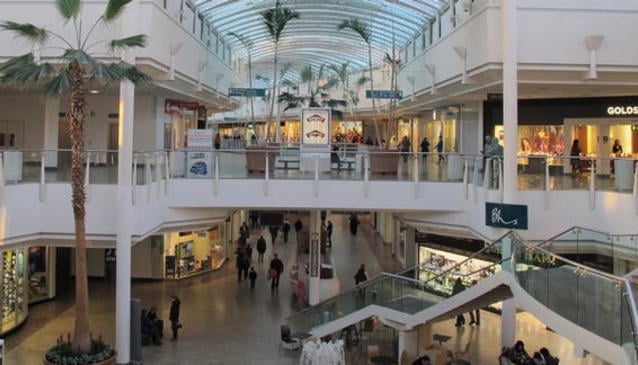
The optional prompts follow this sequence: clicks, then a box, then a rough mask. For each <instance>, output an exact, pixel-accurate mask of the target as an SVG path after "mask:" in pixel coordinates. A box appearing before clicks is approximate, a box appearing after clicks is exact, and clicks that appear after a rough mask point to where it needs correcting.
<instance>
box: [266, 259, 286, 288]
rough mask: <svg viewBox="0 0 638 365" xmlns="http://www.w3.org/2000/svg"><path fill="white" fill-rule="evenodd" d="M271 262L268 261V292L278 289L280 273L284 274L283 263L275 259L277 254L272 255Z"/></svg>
mask: <svg viewBox="0 0 638 365" xmlns="http://www.w3.org/2000/svg"><path fill="white" fill-rule="evenodd" d="M273 256H274V257H273V259H272V261H270V270H271V271H272V274H269V275H270V276H271V278H270V290H275V288H279V277H280V276H281V273H283V272H284V263H283V261H281V260H280V259H279V257H277V254H274V255H273Z"/></svg>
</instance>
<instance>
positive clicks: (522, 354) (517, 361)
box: [499, 341, 560, 365]
mask: <svg viewBox="0 0 638 365" xmlns="http://www.w3.org/2000/svg"><path fill="white" fill-rule="evenodd" d="M559 361H560V360H559V359H558V358H557V357H554V356H552V354H551V353H550V352H549V350H548V349H547V348H546V347H543V348H541V349H540V350H539V351H537V352H534V354H533V355H532V356H530V355H529V354H528V353H527V351H526V350H525V344H524V343H523V341H517V342H516V344H515V345H514V347H511V348H508V347H504V348H503V350H502V351H501V355H500V356H499V364H501V365H505V364H514V365H558V362H559Z"/></svg>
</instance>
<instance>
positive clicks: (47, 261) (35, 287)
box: [28, 246, 55, 304]
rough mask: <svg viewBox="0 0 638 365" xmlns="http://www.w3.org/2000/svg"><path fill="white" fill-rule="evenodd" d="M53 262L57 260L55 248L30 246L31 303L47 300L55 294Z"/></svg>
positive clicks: (29, 293)
mask: <svg viewBox="0 0 638 365" xmlns="http://www.w3.org/2000/svg"><path fill="white" fill-rule="evenodd" d="M53 262H55V249H53V248H50V247H45V246H31V247H29V249H28V263H29V266H28V267H29V285H28V296H29V304H32V303H37V302H40V301H43V300H47V299H50V298H51V297H52V296H53V282H52V276H53V273H54V270H53V267H54V265H53Z"/></svg>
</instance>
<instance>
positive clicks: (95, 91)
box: [89, 90, 100, 94]
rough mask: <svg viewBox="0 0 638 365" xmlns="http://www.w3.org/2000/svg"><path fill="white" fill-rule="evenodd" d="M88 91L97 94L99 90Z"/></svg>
mask: <svg viewBox="0 0 638 365" xmlns="http://www.w3.org/2000/svg"><path fill="white" fill-rule="evenodd" d="M89 93H91V94H99V93H100V90H89Z"/></svg>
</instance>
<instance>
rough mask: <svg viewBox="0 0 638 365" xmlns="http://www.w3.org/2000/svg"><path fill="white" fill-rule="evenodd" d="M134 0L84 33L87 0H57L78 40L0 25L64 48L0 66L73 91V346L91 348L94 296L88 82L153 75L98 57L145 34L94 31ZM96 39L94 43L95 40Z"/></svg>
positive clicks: (49, 89) (25, 79)
mask: <svg viewBox="0 0 638 365" xmlns="http://www.w3.org/2000/svg"><path fill="white" fill-rule="evenodd" d="M131 1H132V0H109V1H108V3H107V5H106V8H105V10H104V13H103V14H102V15H101V16H100V17H99V18H97V19H96V20H95V22H94V23H93V25H92V26H91V27H90V28H88V31H87V32H86V33H84V31H85V28H83V27H82V20H83V19H81V11H82V4H83V2H82V0H55V5H56V8H57V10H58V12H59V13H60V15H62V17H63V18H64V20H65V23H64V24H65V26H67V25H69V24H72V25H73V28H74V31H73V32H72V34H73V35H74V37H73V39H66V38H64V37H62V36H61V35H59V34H57V33H54V32H52V31H50V30H46V29H44V28H40V27H37V26H35V25H33V24H29V23H24V24H20V23H16V22H12V21H5V22H3V23H1V24H0V29H2V30H6V31H11V32H13V33H15V34H16V35H17V36H18V37H22V38H25V39H26V40H28V41H31V42H32V43H33V45H34V50H39V49H40V47H41V46H42V45H44V44H45V43H47V41H51V42H52V43H55V44H54V45H53V46H52V47H51V49H61V53H60V54H59V55H57V56H54V57H51V58H50V59H49V61H50V62H40V59H39V51H38V52H34V53H35V54H36V56H35V57H34V54H31V53H28V54H25V55H22V56H17V57H14V58H11V59H9V60H8V61H7V62H5V63H4V64H3V65H1V66H0V75H1V76H0V82H2V83H14V84H22V85H32V84H33V85H37V86H41V87H44V90H45V91H46V93H47V94H49V95H68V113H67V115H68V117H69V120H70V123H69V134H70V136H71V159H72V160H71V176H72V178H71V189H72V204H73V216H74V220H75V270H76V275H75V331H74V337H73V347H74V349H78V350H79V351H81V352H89V351H90V349H91V338H90V323H89V308H88V304H89V299H88V285H87V271H86V270H87V267H86V236H85V230H86V227H85V215H86V207H85V203H86V192H85V191H84V176H85V165H84V157H85V150H84V130H85V125H86V111H87V102H86V95H87V89H88V87H87V84H88V83H90V82H93V81H103V82H114V81H120V80H125V79H127V80H130V81H132V82H139V81H147V80H148V77H147V76H146V75H145V74H143V73H142V72H141V71H139V70H138V69H137V68H135V66H133V65H131V64H128V63H126V62H123V61H119V62H112V63H103V62H101V61H100V60H98V59H96V58H94V56H95V54H94V53H92V50H93V49H95V48H96V47H97V46H108V47H109V48H110V49H111V50H112V51H116V50H122V49H127V48H130V47H143V46H144V45H145V44H146V37H145V36H144V35H135V36H131V37H126V38H121V39H114V40H111V41H99V40H98V41H95V40H93V39H92V38H91V35H92V34H93V32H94V31H95V29H96V28H97V27H98V26H100V25H104V24H109V23H112V22H113V21H114V20H115V19H117V18H118V17H119V16H120V15H121V14H122V11H123V10H124V7H125V6H126V5H127V4H128V3H129V2H131ZM92 42H94V43H92Z"/></svg>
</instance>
